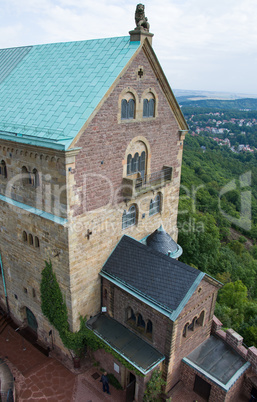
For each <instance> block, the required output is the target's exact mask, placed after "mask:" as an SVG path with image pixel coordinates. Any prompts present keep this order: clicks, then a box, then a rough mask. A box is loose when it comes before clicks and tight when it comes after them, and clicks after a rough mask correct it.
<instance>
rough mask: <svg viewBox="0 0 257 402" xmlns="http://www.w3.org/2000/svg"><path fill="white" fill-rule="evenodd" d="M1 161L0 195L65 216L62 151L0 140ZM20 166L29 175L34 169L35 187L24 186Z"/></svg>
mask: <svg viewBox="0 0 257 402" xmlns="http://www.w3.org/2000/svg"><path fill="white" fill-rule="evenodd" d="M2 160H3V161H5V163H6V168H7V178H4V177H3V176H1V175H0V194H2V195H4V196H6V197H8V198H11V199H13V200H15V201H19V202H21V203H23V204H26V205H29V206H32V207H35V208H37V209H40V210H42V211H46V212H49V213H51V214H54V215H56V216H60V217H66V216H67V194H66V171H65V154H64V152H60V151H56V150H51V149H47V148H40V147H35V146H31V145H27V144H18V143H14V142H11V141H4V140H1V142H0V162H1V161H2ZM23 167H26V169H27V170H28V172H29V174H30V175H31V176H33V175H32V172H33V170H34V169H36V170H37V171H38V177H39V186H38V187H37V188H34V187H33V186H32V185H31V184H30V183H27V185H24V180H25V179H26V177H25V176H24V175H23V173H22V168H23ZM28 179H29V178H27V180H28Z"/></svg>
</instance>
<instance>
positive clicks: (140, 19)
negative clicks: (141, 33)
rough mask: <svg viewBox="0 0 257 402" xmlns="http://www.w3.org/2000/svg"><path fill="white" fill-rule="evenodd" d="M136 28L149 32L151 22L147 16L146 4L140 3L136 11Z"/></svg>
mask: <svg viewBox="0 0 257 402" xmlns="http://www.w3.org/2000/svg"><path fill="white" fill-rule="evenodd" d="M135 21H136V29H138V30H141V29H144V30H145V31H147V32H149V29H150V24H149V22H148V19H147V18H146V16H145V6H144V4H141V3H140V4H138V5H137V8H136V12H135Z"/></svg>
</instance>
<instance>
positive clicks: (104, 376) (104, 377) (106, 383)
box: [100, 371, 110, 395]
mask: <svg viewBox="0 0 257 402" xmlns="http://www.w3.org/2000/svg"><path fill="white" fill-rule="evenodd" d="M100 382H102V383H103V392H107V394H109V395H110V391H109V379H108V377H107V372H106V371H105V372H104V373H103V374H102V377H101V380H100Z"/></svg>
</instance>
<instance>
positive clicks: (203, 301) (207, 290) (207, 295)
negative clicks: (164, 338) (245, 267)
mask: <svg viewBox="0 0 257 402" xmlns="http://www.w3.org/2000/svg"><path fill="white" fill-rule="evenodd" d="M217 291H218V289H217V288H216V287H215V286H213V285H212V284H210V283H208V282H207V281H206V280H204V279H203V280H202V281H201V283H200V285H199V286H198V288H197V290H196V291H195V292H194V294H193V295H192V296H191V298H190V299H189V301H188V303H187V304H186V306H185V308H184V309H183V311H182V313H181V314H180V316H179V317H178V319H177V321H176V322H175V324H174V329H173V335H172V343H171V347H170V356H169V365H168V368H167V387H166V390H167V391H168V390H169V389H171V388H172V387H173V386H174V385H175V384H176V382H177V381H178V380H179V378H180V367H181V360H182V358H183V357H186V356H187V355H188V354H189V353H190V352H192V351H193V350H194V349H195V348H197V347H198V346H199V345H200V344H201V343H202V342H203V341H204V340H205V339H207V338H208V337H209V335H210V331H211V324H212V317H213V314H214V307H215V301H216V296H217ZM202 311H204V314H205V318H204V323H203V326H201V325H196V326H195V329H194V331H191V330H188V331H187V336H186V337H184V336H183V330H184V327H185V325H186V324H187V323H191V322H192V320H193V319H194V317H199V316H200V314H201V312H202Z"/></svg>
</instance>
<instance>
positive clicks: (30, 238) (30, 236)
mask: <svg viewBox="0 0 257 402" xmlns="http://www.w3.org/2000/svg"><path fill="white" fill-rule="evenodd" d="M29 245H30V246H33V236H32V234H29Z"/></svg>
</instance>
